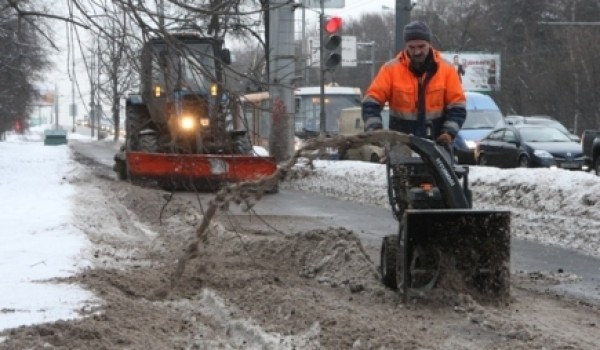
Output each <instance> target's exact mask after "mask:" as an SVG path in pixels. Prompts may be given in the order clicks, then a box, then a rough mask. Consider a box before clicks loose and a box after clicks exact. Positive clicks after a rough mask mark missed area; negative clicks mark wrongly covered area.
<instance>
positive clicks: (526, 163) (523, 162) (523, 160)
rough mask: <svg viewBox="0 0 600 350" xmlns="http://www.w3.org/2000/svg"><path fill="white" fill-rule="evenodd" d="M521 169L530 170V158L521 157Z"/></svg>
mask: <svg viewBox="0 0 600 350" xmlns="http://www.w3.org/2000/svg"><path fill="white" fill-rule="evenodd" d="M519 167H520V168H529V158H528V157H527V156H525V155H523V156H520V157H519Z"/></svg>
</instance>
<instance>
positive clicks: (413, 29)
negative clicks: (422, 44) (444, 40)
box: [404, 21, 431, 42]
mask: <svg viewBox="0 0 600 350" xmlns="http://www.w3.org/2000/svg"><path fill="white" fill-rule="evenodd" d="M411 40H425V41H429V42H431V30H430V29H429V27H428V26H427V24H425V23H423V22H421V21H412V22H410V23H409V24H407V25H406V26H404V42H407V41H411Z"/></svg>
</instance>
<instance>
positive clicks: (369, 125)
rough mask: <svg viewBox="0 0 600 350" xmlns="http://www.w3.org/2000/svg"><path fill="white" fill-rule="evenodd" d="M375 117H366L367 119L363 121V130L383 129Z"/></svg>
mask: <svg viewBox="0 0 600 350" xmlns="http://www.w3.org/2000/svg"><path fill="white" fill-rule="evenodd" d="M377 119H378V118H369V119H367V121H366V122H365V131H374V130H379V129H383V124H382V123H381V121H380V120H377Z"/></svg>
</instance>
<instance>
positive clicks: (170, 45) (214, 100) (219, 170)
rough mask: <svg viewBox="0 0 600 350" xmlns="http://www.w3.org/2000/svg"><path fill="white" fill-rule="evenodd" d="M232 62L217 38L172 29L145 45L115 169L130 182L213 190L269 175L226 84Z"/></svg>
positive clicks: (271, 162) (270, 165)
mask: <svg viewBox="0 0 600 350" xmlns="http://www.w3.org/2000/svg"><path fill="white" fill-rule="evenodd" d="M230 62H231V55H230V52H229V50H227V49H224V48H223V42H222V40H220V39H215V38H206V37H201V36H197V35H191V34H175V35H169V36H167V37H165V38H154V39H150V40H149V41H148V42H147V43H146V44H145V45H144V47H143V48H142V53H141V60H140V93H139V94H136V95H130V96H129V97H128V99H127V104H126V123H125V129H126V140H125V144H124V146H122V147H121V150H120V151H119V152H118V153H117V154H116V155H115V157H114V160H115V164H114V170H115V171H116V172H117V174H118V176H119V178H120V179H122V180H127V179H129V180H130V181H132V183H137V184H139V183H148V182H154V183H156V184H158V185H159V186H161V187H163V188H169V189H178V188H185V189H203V190H206V189H208V190H214V189H216V188H218V187H219V186H220V185H222V184H223V183H227V182H240V181H251V180H257V179H259V178H261V177H265V176H269V175H272V174H273V173H274V172H275V171H276V169H277V164H276V161H275V159H274V158H272V157H261V156H258V155H257V154H256V153H255V152H254V150H253V147H252V145H251V143H250V138H249V135H248V134H247V131H246V130H245V128H244V126H245V125H244V123H243V120H242V117H241V116H240V115H239V113H238V111H237V108H236V103H235V101H234V99H233V98H231V96H230V95H229V94H228V92H227V91H226V89H225V74H224V66H225V65H227V64H229V63H230Z"/></svg>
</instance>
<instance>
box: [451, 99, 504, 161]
mask: <svg viewBox="0 0 600 350" xmlns="http://www.w3.org/2000/svg"><path fill="white" fill-rule="evenodd" d="M465 97H466V98H467V119H466V120H465V122H464V124H463V125H462V128H461V129H460V131H459V132H458V135H456V138H455V139H454V155H455V157H456V158H457V160H458V163H459V164H475V163H476V162H475V149H476V148H477V144H478V143H479V140H481V139H482V138H483V137H485V136H487V135H488V134H489V133H490V132H491V131H492V130H493V129H494V128H495V127H497V126H502V125H504V116H503V115H502V112H501V111H500V108H498V105H497V104H496V102H494V100H493V99H492V98H491V97H490V96H488V95H484V94H482V93H479V92H472V91H467V92H465Z"/></svg>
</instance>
